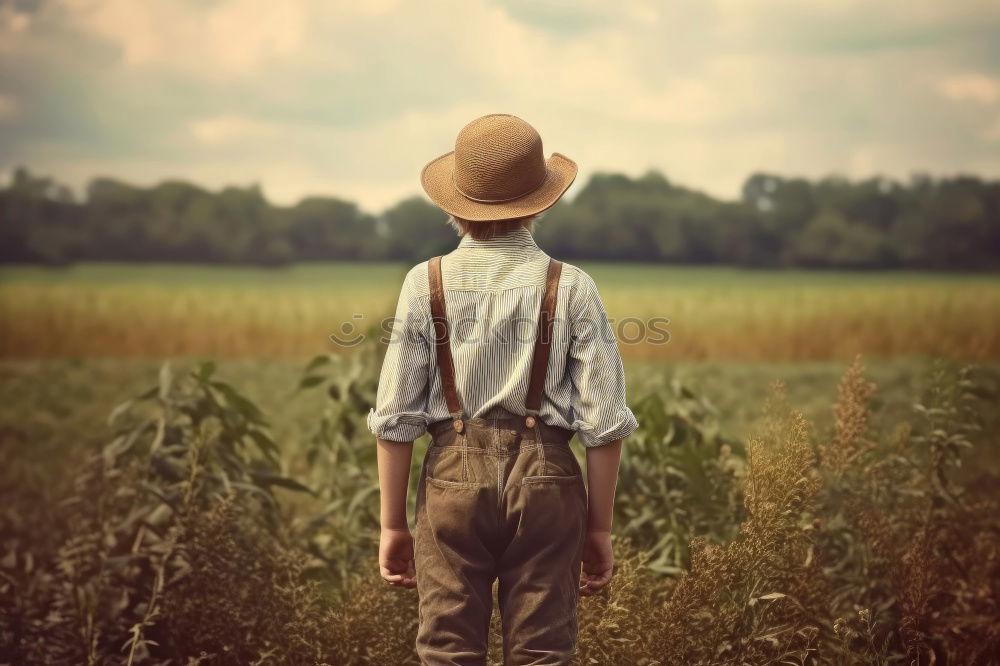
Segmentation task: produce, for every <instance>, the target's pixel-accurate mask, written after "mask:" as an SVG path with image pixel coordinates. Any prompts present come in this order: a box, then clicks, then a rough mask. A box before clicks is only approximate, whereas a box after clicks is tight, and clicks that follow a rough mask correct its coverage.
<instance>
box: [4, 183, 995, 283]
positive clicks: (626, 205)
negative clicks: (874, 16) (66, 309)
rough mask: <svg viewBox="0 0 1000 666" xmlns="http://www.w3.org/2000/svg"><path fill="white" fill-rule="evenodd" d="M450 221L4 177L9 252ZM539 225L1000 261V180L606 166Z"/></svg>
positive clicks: (701, 258)
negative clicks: (729, 193)
mask: <svg viewBox="0 0 1000 666" xmlns="http://www.w3.org/2000/svg"><path fill="white" fill-rule="evenodd" d="M445 219H446V215H445V214H444V213H442V212H441V211H440V210H439V209H438V208H437V207H435V206H434V205H433V204H431V203H430V202H429V201H427V200H426V199H424V198H423V197H412V198H408V199H405V200H403V201H400V202H399V203H397V204H396V205H394V206H392V207H391V208H389V209H387V210H386V211H384V212H383V213H382V214H381V215H373V214H370V213H368V212H365V211H363V210H361V209H360V208H359V207H358V206H357V205H356V204H354V203H352V202H350V201H345V200H342V199H338V198H332V197H308V198H305V199H302V200H301V201H299V202H298V203H296V204H295V205H291V206H278V205H275V204H272V203H270V202H269V201H267V199H266V198H265V196H264V194H263V192H262V191H261V189H260V188H259V187H258V186H250V187H226V188H224V189H222V190H219V191H210V190H208V189H205V188H202V187H199V186H197V185H194V184H191V183H186V182H181V181H167V182H163V183H160V184H158V185H156V186H153V187H138V186H135V185H130V184H128V183H125V182H122V181H120V180H115V179H111V178H97V179H95V180H93V181H91V183H90V184H89V185H88V187H87V188H86V191H85V193H84V194H83V196H82V197H81V198H79V199H78V198H77V197H75V196H74V195H73V193H72V192H71V190H69V189H68V188H67V187H65V186H63V185H60V184H59V183H58V182H56V181H55V180H53V179H52V178H49V177H44V176H39V175H36V174H33V173H31V172H30V171H28V170H27V169H26V168H19V169H17V170H16V171H15V172H14V174H13V177H12V178H11V179H10V182H9V183H8V184H7V185H6V186H4V187H3V188H2V189H0V261H3V262H28V263H44V264H51V265H62V264H68V263H72V262H76V261H137V262H138V261H142V262H149V261H160V262H207V263H223V264H258V265H285V264H290V263H294V262H299V261H326V260H342V259H354V260H399V261H407V262H414V263H415V262H417V261H420V260H422V259H425V258H427V257H429V256H432V255H434V254H440V253H442V252H447V251H449V250H450V249H451V248H452V247H454V245H455V243H456V238H455V234H454V232H453V231H452V230H451V229H450V228H449V227H448V226H447V225H445V224H444V221H445ZM536 236H537V237H538V241H539V244H541V245H542V246H543V247H545V249H546V251H548V252H549V253H550V254H552V255H553V256H557V257H560V258H564V259H566V260H578V259H591V260H614V261H641V262H669V263H677V264H729V265H737V266H756V267H793V266H794V267H822V268H922V269H942V270H991V269H996V268H1000V181H995V180H994V181H990V180H985V179H981V178H978V177H974V176H957V177H949V178H933V177H930V176H923V175H918V176H913V177H912V178H910V179H909V181H908V182H898V181H895V180H890V179H887V178H871V179H867V180H860V181H851V180H848V179H845V178H840V177H827V178H823V179H819V180H807V179H804V178H787V177H782V176H777V175H772V174H765V173H759V174H754V175H752V176H751V177H750V178H748V179H747V181H746V183H745V184H744V186H743V189H742V193H741V196H740V198H739V199H738V200H734V201H726V200H720V199H717V198H714V197H711V196H709V195H707V194H704V193H701V192H698V191H696V190H692V189H689V188H686V187H683V186H680V185H677V184H674V183H672V182H670V181H669V180H668V179H666V178H665V177H664V176H663V175H661V174H660V173H658V172H656V171H650V172H648V173H646V174H645V175H643V176H640V177H637V178H631V177H628V176H625V175H621V174H609V173H600V174H596V175H594V176H593V177H591V178H590V180H589V181H588V182H587V183H586V184H585V185H584V186H583V188H582V189H581V190H580V191H579V193H578V194H577V195H576V196H575V197H574V198H573V199H572V200H564V201H561V202H560V203H558V204H556V206H554V207H553V208H552V209H550V210H549V211H548V212H547V213H546V215H545V217H544V218H543V219H542V220H541V221H540V223H539V225H538V229H537V232H536Z"/></svg>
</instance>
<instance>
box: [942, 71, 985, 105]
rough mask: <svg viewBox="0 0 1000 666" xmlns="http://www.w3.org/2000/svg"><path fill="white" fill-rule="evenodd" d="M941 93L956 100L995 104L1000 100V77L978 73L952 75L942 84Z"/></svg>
mask: <svg viewBox="0 0 1000 666" xmlns="http://www.w3.org/2000/svg"><path fill="white" fill-rule="evenodd" d="M939 89H940V91H941V94H942V95H944V96H945V97H947V98H948V99H950V100H953V101H956V102H976V103H978V104H993V103H994V102H997V101H998V100H1000V79H996V78H992V77H989V76H985V75H983V74H977V73H964V74H956V75H953V76H950V77H948V78H946V79H945V80H943V81H942V82H941V84H940V88H939Z"/></svg>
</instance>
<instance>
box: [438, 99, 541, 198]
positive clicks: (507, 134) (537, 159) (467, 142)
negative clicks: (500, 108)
mask: <svg viewBox="0 0 1000 666" xmlns="http://www.w3.org/2000/svg"><path fill="white" fill-rule="evenodd" d="M545 176H546V168H545V156H544V155H543V154H542V137H541V136H539V134H538V132H537V131H535V128H534V127H532V126H531V125H529V124H528V123H526V122H525V121H523V120H521V119H520V118H518V117H517V116H512V115H508V114H491V115H488V116H482V117H480V118H476V119H475V120H473V121H472V122H470V123H469V124H468V125H466V126H465V127H463V128H462V130H461V131H460V132H459V133H458V138H457V139H456V140H455V172H454V179H455V186H456V187H457V188H458V190H459V192H460V193H461V194H462V195H464V196H466V197H468V198H469V199H473V200H475V201H483V202H500V201H510V200H512V199H517V198H518V197H521V196H524V195H525V194H528V193H529V192H532V191H533V190H535V189H537V188H538V187H539V186H541V184H542V183H543V182H545Z"/></svg>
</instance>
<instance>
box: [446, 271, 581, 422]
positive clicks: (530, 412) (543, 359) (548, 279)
mask: <svg viewBox="0 0 1000 666" xmlns="http://www.w3.org/2000/svg"><path fill="white" fill-rule="evenodd" d="M561 274H562V262H560V261H556V260H555V259H551V258H550V259H549V269H548V273H547V274H546V276H545V293H544V294H543V295H542V304H541V307H540V308H539V312H538V332H537V335H536V337H535V351H534V354H533V355H532V357H531V378H530V380H529V383H528V395H527V396H526V397H525V400H524V407H525V412H526V413H527V417H526V418H525V420H524V424H525V425H526V426H527V427H529V428H534V427H535V425H536V417H537V416H538V410H540V409H541V407H542V392H543V390H544V389H545V372H546V370H547V369H548V365H549V347H550V345H551V343H552V321H553V319H554V318H555V312H556V297H557V295H558V292H559V276H560V275H561ZM427 278H428V281H429V283H430V305H431V321H432V323H433V325H434V346H435V348H436V349H437V362H438V370H439V371H440V374H441V389H442V390H443V391H444V399H445V402H446V403H447V405H448V411H449V412H450V413H451V418H452V422H453V423H454V426H455V430H456V431H457V432H462V429H463V427H464V424H463V422H462V406H461V403H459V400H458V389H457V387H456V384H455V362H454V360H453V359H452V356H451V338H450V335H449V330H448V316H447V311H446V310H445V304H444V283H443V281H442V279H441V257H434V258H433V259H431V260H430V261H429V262H428V263H427Z"/></svg>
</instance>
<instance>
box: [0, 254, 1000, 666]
mask: <svg viewBox="0 0 1000 666" xmlns="http://www.w3.org/2000/svg"><path fill="white" fill-rule="evenodd" d="M584 267H585V268H586V269H587V270H588V271H589V272H590V273H591V274H592V275H593V276H594V278H595V280H596V281H597V283H598V286H599V288H600V290H601V293H602V296H603V298H604V300H605V302H606V304H607V308H608V311H609V315H610V316H611V317H612V319H613V320H615V321H616V322H620V321H621V320H623V319H626V318H631V317H635V318H639V319H643V318H649V317H665V318H668V319H670V325H669V327H668V329H669V331H670V334H671V339H670V342H669V343H667V344H665V345H652V344H635V345H632V344H627V343H623V344H622V346H621V348H622V352H623V354H624V356H625V358H626V363H625V365H626V374H627V378H628V386H629V404H630V405H631V406H632V408H633V410H634V411H635V413H636V416H637V419H638V421H639V423H640V430H639V431H638V432H637V433H636V434H635V435H634V436H632V437H630V438H629V439H628V440H626V442H625V445H624V448H623V457H622V468H621V473H620V476H619V486H618V496H617V502H616V509H615V524H614V538H615V548H616V558H617V561H616V572H615V575H614V578H613V579H612V582H611V584H610V585H609V586H608V588H607V589H606V591H604V592H602V593H601V594H600V595H597V596H595V597H593V598H586V599H583V600H582V601H581V604H580V646H579V653H578V657H577V661H576V662H575V663H577V664H581V665H588V666H589V665H592V664H597V665H600V666H605V665H607V666H618V665H622V666H635V665H639V664H642V665H644V666H667V665H670V666H674V665H677V664H691V665H694V666H709V665H712V666H714V665H716V664H726V665H730V664H732V665H734V666H735V665H736V664H799V665H801V666H805V665H819V664H823V665H831V666H848V665H853V664H871V665H883V664H884V665H888V664H917V665H925V664H969V665H980V664H982V665H986V664H993V663H996V661H995V655H996V654H1000V524H998V521H997V518H996V516H997V515H1000V491H998V488H1000V454H998V453H997V446H998V444H1000V410H998V409H997V405H1000V279H998V278H996V277H992V276H964V275H933V274H917V273H909V274H908V273H892V274H890V273H875V274H854V273H833V272H829V273H827V272H823V273H809V272H771V271H765V272H753V271H736V270H729V269H718V270H717V269H700V268H697V269H695V268H692V269H687V268H684V269H682V268H666V267H653V266H617V265H600V264H597V265H593V266H584ZM404 272H405V267H402V266H398V265H389V264H363V265H358V264H335V265H329V266H318V265H316V266H308V265H307V266H300V267H296V268H292V269H282V270H274V271H272V270H264V269H260V270H257V269H242V268H203V267H177V266H162V267H159V266H147V267H141V268H140V267H128V266H116V265H84V266H80V267H75V268H71V269H67V270H49V269H35V268H26V267H16V268H10V267H8V268H2V269H0V313H2V320H0V356H2V358H0V663H12V664H57V665H61V664H67V665H68V664H74V665H75V664H149V665H158V666H167V665H168V664H169V665H171V666H173V665H183V666H194V665H196V664H201V665H209V664H226V665H228V664H233V665H237V664H239V665H244V664H262V665H264V664H274V665H277V664H281V665H284V664H295V665H299V664H329V665H331V666H339V665H341V664H344V665H354V664H357V665H361V664H377V665H380V666H381V665H387V664H392V665H396V664H402V665H405V664H414V663H416V661H415V658H414V655H413V650H412V645H413V639H414V632H415V628H416V595H415V594H414V593H413V592H412V591H403V590H397V589H394V588H389V587H388V586H385V585H384V584H381V583H380V580H379V578H378V573H377V568H376V565H375V563H376V559H375V558H376V552H377V539H378V485H377V475H376V471H377V470H376V465H375V447H374V444H373V440H372V437H371V435H370V434H369V433H368V431H367V429H366V427H365V414H366V413H367V411H368V409H369V408H370V407H371V405H372V404H373V401H374V398H375V391H376V388H377V377H378V370H379V367H380V363H381V353H382V348H381V347H380V346H379V345H378V344H376V343H374V342H373V341H371V340H369V341H367V342H365V343H363V344H360V345H358V346H357V347H356V348H353V349H352V351H351V352H350V353H341V352H342V350H341V349H339V348H337V347H336V346H335V345H333V344H332V343H331V342H330V341H329V339H328V336H329V334H330V333H331V332H334V331H336V330H337V329H338V327H340V325H341V324H342V323H343V322H346V321H356V320H354V319H352V317H353V315H355V314H363V315H365V319H363V320H360V321H361V325H360V328H362V329H364V328H365V327H367V326H369V324H370V323H371V322H372V321H375V322H377V320H378V319H379V318H380V317H383V316H387V315H389V314H391V312H392V308H393V305H394V302H395V298H396V293H397V289H398V286H399V282H400V280H401V279H402V276H403V274H404ZM376 326H377V323H376ZM625 330H626V333H627V331H628V329H625ZM621 331H622V329H619V333H620V334H621ZM859 352H860V353H862V357H861V358H860V359H856V354H857V353H859ZM426 444H427V441H426V438H422V439H421V440H419V441H418V442H417V443H416V445H415V447H414V457H413V470H412V474H411V483H412V484H413V485H411V492H410V495H409V502H410V503H411V512H410V515H411V516H412V504H413V502H414V501H415V492H416V486H415V482H416V478H417V471H418V468H419V465H420V463H421V460H422V455H423V451H424V450H425V447H426ZM573 446H574V449H575V450H576V451H577V454H578V455H581V456H582V451H581V450H580V448H579V446H578V445H577V444H576V443H574V445H573ZM581 459H582V458H581ZM497 630H498V626H497V624H496V617H495V618H494V626H493V631H492V632H491V644H490V654H489V663H490V664H491V666H497V665H498V664H499V663H500V661H499V654H500V644H499V634H498V631H497Z"/></svg>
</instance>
